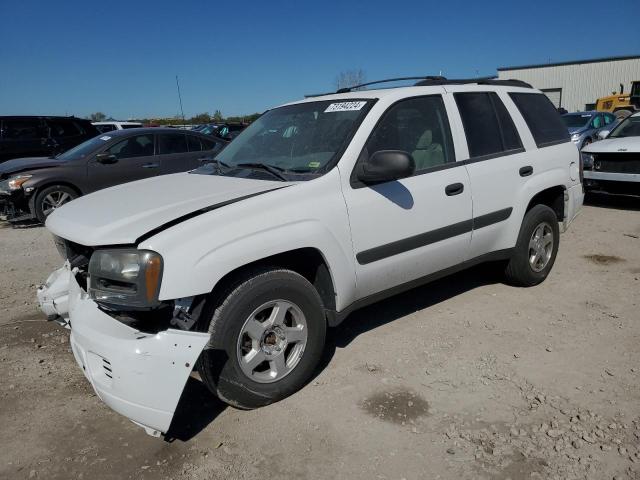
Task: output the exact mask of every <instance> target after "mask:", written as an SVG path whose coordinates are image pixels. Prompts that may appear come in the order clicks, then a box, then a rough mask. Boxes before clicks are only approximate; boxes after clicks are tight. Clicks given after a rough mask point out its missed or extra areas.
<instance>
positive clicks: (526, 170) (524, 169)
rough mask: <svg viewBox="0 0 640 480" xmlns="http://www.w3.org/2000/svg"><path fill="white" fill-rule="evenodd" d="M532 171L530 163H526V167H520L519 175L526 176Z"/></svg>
mask: <svg viewBox="0 0 640 480" xmlns="http://www.w3.org/2000/svg"><path fill="white" fill-rule="evenodd" d="M532 173H533V167H532V166H531V165H527V166H526V167H522V168H521V169H520V176H521V177H528V176H529V175H531V174H532Z"/></svg>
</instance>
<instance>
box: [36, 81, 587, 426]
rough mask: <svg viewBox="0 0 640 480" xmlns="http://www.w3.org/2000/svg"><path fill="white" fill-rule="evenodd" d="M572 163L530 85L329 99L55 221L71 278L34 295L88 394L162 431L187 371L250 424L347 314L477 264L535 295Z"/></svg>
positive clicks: (309, 371)
mask: <svg viewBox="0 0 640 480" xmlns="http://www.w3.org/2000/svg"><path fill="white" fill-rule="evenodd" d="M579 164H580V156H579V153H578V150H577V149H576V147H575V145H574V144H573V143H571V140H570V137H569V134H568V132H567V129H566V127H565V125H564V123H563V122H562V120H561V119H560V116H559V115H558V114H557V112H556V110H555V108H554V106H553V105H552V104H551V102H550V101H549V99H548V98H547V97H546V96H545V95H544V94H542V93H541V92H540V91H538V90H534V89H533V88H531V86H530V85H528V84H525V83H524V82H519V81H513V80H510V81H500V80H486V79H476V80H468V81H463V80H456V81H448V80H447V79H445V78H442V77H436V78H434V77H429V78H425V79H421V81H419V82H418V83H417V84H416V85H415V86H411V87H405V88H389V89H381V90H355V91H351V90H350V89H342V90H340V91H338V92H337V93H336V94H327V95H321V96H317V97H313V98H307V99H305V100H302V101H300V102H295V103H291V104H288V105H284V106H282V107H279V108H274V109H272V110H269V111H268V112H267V113H265V114H264V115H262V116H261V117H260V118H259V119H258V120H256V121H255V122H253V123H252V124H251V125H250V126H249V127H247V128H246V130H244V131H243V132H242V133H241V134H240V135H239V136H238V137H237V138H236V139H235V140H234V141H233V142H231V143H230V144H229V145H228V146H227V147H226V148H225V149H224V150H222V151H221V152H220V153H218V154H217V156H216V157H215V158H214V159H210V160H209V161H208V162H206V163H204V164H203V165H202V166H201V167H200V168H197V169H195V170H193V171H191V172H189V173H180V174H176V175H165V176H161V177H156V178H151V179H146V180H141V181H138V182H131V183H127V184H124V185H120V186H117V187H113V188H108V189H105V190H101V191H99V192H96V193H93V194H91V195H87V196H86V197H82V198H79V199H77V200H74V201H73V202H70V203H69V204H67V205H64V206H63V207H62V208H59V209H57V210H56V211H55V212H54V213H53V214H51V215H50V216H49V218H48V219H47V224H46V226H47V228H48V229H49V231H51V232H52V233H53V234H54V236H55V242H56V245H57V247H58V249H59V251H60V253H61V254H62V256H63V258H64V259H65V265H64V266H63V267H62V268H60V269H58V270H56V271H55V272H54V273H53V274H52V275H51V276H50V277H49V279H48V280H47V282H46V284H45V285H44V286H43V287H41V288H40V289H39V290H38V299H39V301H40V305H41V308H42V310H43V311H44V312H45V313H47V315H48V316H49V317H50V318H52V319H56V318H57V319H58V320H59V321H61V322H62V323H65V324H66V325H67V326H68V327H70V328H71V339H70V344H71V348H72V350H73V354H74V356H75V358H76V360H77V362H78V364H79V365H80V367H81V369H82V371H83V372H84V374H85V376H86V377H87V379H88V380H89V381H90V382H91V385H92V386H93V388H94V389H95V391H96V392H97V394H98V396H99V397H100V398H101V399H102V400H103V401H104V402H105V403H106V404H107V405H109V406H110V407H111V408H113V409H114V410H116V411H117V412H119V413H121V414H123V415H125V416H127V417H128V418H130V419H131V420H133V421H134V422H136V423H137V424H139V425H141V426H143V427H145V429H146V430H147V432H148V433H150V434H153V435H160V434H161V433H165V432H167V429H168V428H169V425H170V423H171V421H172V418H173V416H174V412H175V410H176V405H177V404H178V400H179V398H180V395H181V394H182V391H183V389H184V386H185V382H186V381H187V377H188V376H189V375H190V374H191V371H192V370H193V369H194V366H196V368H197V370H198V372H199V374H200V376H201V377H202V379H203V381H204V383H205V384H206V385H207V387H208V388H209V389H210V390H211V391H212V392H213V393H215V394H216V395H217V396H218V397H219V398H220V399H222V400H223V401H225V402H227V403H228V404H230V405H233V406H235V407H239V408H244V409H250V408H257V407H261V406H264V405H268V404H270V403H273V402H276V401H278V400H281V399H283V398H285V397H287V396H288V395H291V394H293V393H295V392H296V391H297V390H299V389H300V388H302V387H304V385H305V384H306V383H307V382H308V381H309V379H310V378H311V377H312V375H313V373H314V371H315V369H316V367H317V365H318V362H319V361H320V359H321V357H322V352H323V348H324V343H325V334H326V330H327V328H328V327H330V326H334V325H337V324H339V323H340V322H341V321H342V320H344V319H345V318H346V317H347V315H349V313H350V312H352V311H354V310H355V309H357V308H360V307H362V306H364V305H368V304H371V303H373V302H376V301H378V300H380V299H382V298H384V297H387V296H390V295H393V294H396V293H398V292H400V291H403V290H408V289H410V288H414V287H416V286H419V285H422V284H424V283H426V282H429V281H431V280H434V279H437V278H440V277H443V276H445V275H448V274H451V273H453V272H456V271H459V270H462V269H464V268H467V267H470V266H472V265H475V264H477V263H480V262H484V261H490V260H504V261H505V263H506V269H505V274H506V278H507V279H508V280H509V282H510V283H512V284H515V285H519V286H533V285H537V284H539V283H540V282H542V281H544V279H545V278H546V277H547V275H548V274H549V272H550V271H551V268H552V267H553V264H554V261H555V258H556V253H557V252H558V245H559V237H560V231H564V230H565V229H566V228H567V227H568V225H569V223H570V222H571V221H572V220H573V218H574V217H575V215H576V214H577V212H578V210H579V209H580V206H581V205H582V199H583V193H582V192H583V190H582V184H581V182H580V171H579ZM514 295H518V293H515V292H514ZM381 348H383V347H381ZM374 354H375V353H374V352H372V355H374Z"/></svg>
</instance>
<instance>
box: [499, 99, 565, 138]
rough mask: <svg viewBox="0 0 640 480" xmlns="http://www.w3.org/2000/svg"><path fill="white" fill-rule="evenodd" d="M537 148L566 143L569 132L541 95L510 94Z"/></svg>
mask: <svg viewBox="0 0 640 480" xmlns="http://www.w3.org/2000/svg"><path fill="white" fill-rule="evenodd" d="M509 96H510V97H511V99H512V100H513V103H515V104H516V107H518V110H520V113H521V114H522V117H523V118H524V121H525V122H526V123H527V126H528V127H529V130H530V131H531V135H533V139H534V141H535V142H536V145H537V146H538V148H541V147H548V146H550V145H556V144H558V143H564V142H568V141H569V140H570V138H569V131H568V130H567V127H566V126H565V124H564V122H563V121H562V118H561V117H560V114H559V113H558V111H557V110H556V108H555V107H554V106H553V103H551V100H549V98H548V97H547V96H546V95H544V94H542V93H520V92H511V93H509Z"/></svg>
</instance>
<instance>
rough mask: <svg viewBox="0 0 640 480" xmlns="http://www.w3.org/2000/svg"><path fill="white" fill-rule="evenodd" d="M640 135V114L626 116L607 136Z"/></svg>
mask: <svg viewBox="0 0 640 480" xmlns="http://www.w3.org/2000/svg"><path fill="white" fill-rule="evenodd" d="M618 137H640V115H634V116H633V117H627V118H625V119H624V120H623V121H622V122H621V123H620V125H618V126H617V127H616V128H615V129H614V130H613V132H611V133H610V134H609V135H608V136H607V138H618Z"/></svg>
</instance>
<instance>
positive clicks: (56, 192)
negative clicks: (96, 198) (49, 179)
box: [30, 185, 78, 223]
mask: <svg viewBox="0 0 640 480" xmlns="http://www.w3.org/2000/svg"><path fill="white" fill-rule="evenodd" d="M57 197H59V198H60V199H62V200H63V202H62V203H61V204H60V205H58V206H62V205H63V204H65V203H68V202H70V201H71V200H73V199H75V198H78V192H77V191H75V190H74V189H73V188H71V187H68V186H67V185H51V186H49V187H46V188H43V189H42V190H39V191H38V192H37V193H36V194H35V195H34V196H33V197H32V198H31V203H30V207H31V213H32V214H33V215H34V216H35V217H36V218H37V219H38V221H39V222H41V223H44V222H45V220H46V219H47V217H48V216H49V215H50V214H51V212H53V210H55V208H54V209H53V210H49V207H48V205H49V201H50V199H51V198H57ZM56 208H57V207H56Z"/></svg>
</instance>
